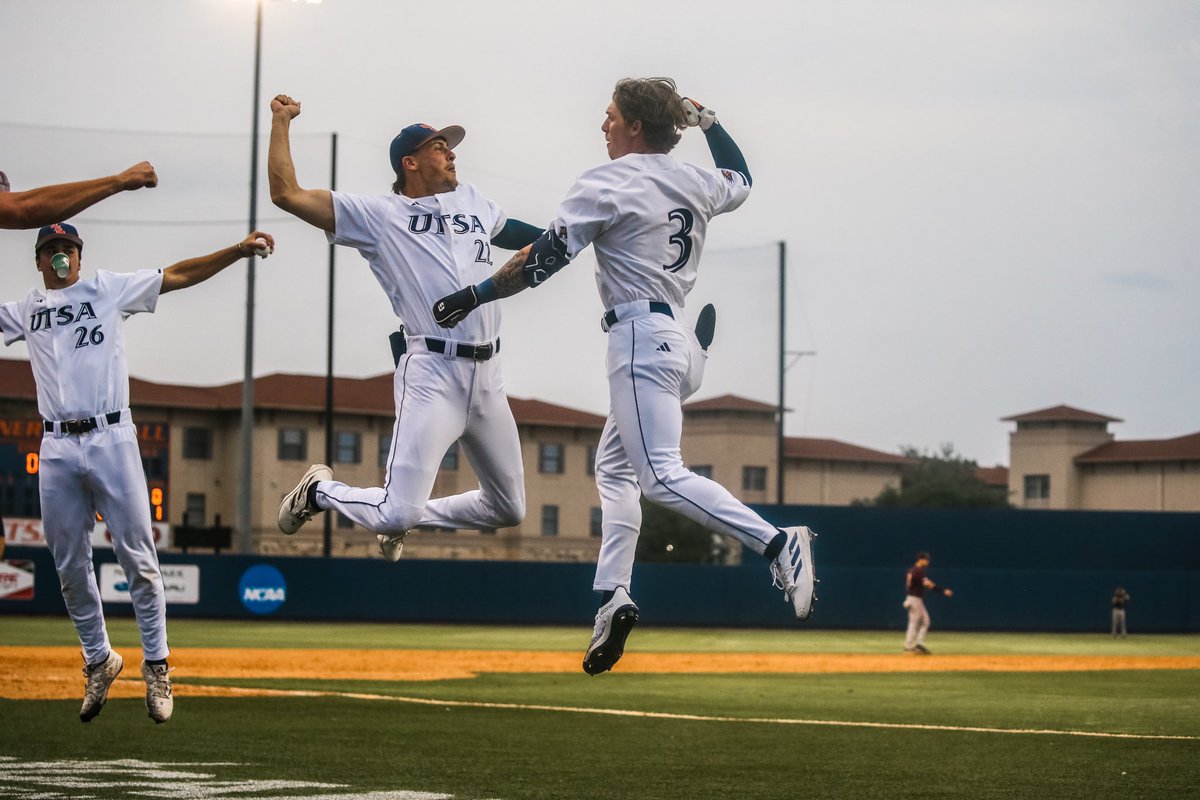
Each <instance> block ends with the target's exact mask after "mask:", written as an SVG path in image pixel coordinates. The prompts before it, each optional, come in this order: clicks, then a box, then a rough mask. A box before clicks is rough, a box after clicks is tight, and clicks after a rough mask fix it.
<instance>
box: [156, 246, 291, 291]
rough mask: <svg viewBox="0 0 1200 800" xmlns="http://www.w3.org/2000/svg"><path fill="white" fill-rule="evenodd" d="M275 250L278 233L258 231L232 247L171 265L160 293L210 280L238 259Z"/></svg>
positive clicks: (266, 253)
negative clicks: (276, 234) (273, 234)
mask: <svg viewBox="0 0 1200 800" xmlns="http://www.w3.org/2000/svg"><path fill="white" fill-rule="evenodd" d="M273 252H275V237H274V236H272V235H271V234H269V233H264V232H263V231H255V232H254V233H252V234H250V235H249V236H247V237H246V238H245V239H242V240H241V241H240V242H238V243H237V244H235V245H233V246H232V247H226V248H224V249H222V250H218V251H217V252H215V253H209V254H208V255H206V256H197V257H196V258H189V259H186V260H185V261H180V262H179V263H178V264H172V265H171V266H169V267H167V268H166V269H164V270H163V279H162V289H160V290H159V294H166V293H167V292H173V291H175V290H176V289H186V288H187V287H189V286H195V285H196V284H197V283H202V282H204V281H206V280H208V279H209V278H211V277H212V276H213V275H216V274H217V273H218V272H220V271H221V270H223V269H225V268H226V267H228V266H229V265H230V264H232V263H234V262H235V261H240V260H241V259H243V258H249V257H250V256H258V257H260V258H266V257H267V256H269V255H270V254H271V253H273Z"/></svg>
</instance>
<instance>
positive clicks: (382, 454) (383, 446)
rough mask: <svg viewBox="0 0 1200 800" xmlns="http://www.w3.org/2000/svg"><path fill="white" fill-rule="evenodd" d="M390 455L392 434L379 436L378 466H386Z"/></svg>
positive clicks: (389, 432)
mask: <svg viewBox="0 0 1200 800" xmlns="http://www.w3.org/2000/svg"><path fill="white" fill-rule="evenodd" d="M391 453H392V432H391V431H388V432H387V433H381V434H379V466H381V467H386V466H387V465H388V456H390V455H391Z"/></svg>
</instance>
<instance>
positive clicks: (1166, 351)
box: [0, 0, 1200, 465]
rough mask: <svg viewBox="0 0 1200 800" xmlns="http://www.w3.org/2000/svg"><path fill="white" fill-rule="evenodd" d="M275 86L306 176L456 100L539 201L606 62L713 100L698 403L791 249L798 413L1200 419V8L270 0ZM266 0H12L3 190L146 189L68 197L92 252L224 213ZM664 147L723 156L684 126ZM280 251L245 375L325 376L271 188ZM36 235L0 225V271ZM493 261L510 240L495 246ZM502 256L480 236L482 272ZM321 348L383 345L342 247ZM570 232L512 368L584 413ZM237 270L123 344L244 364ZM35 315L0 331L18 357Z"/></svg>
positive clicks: (735, 378) (739, 357)
mask: <svg viewBox="0 0 1200 800" xmlns="http://www.w3.org/2000/svg"><path fill="white" fill-rule="evenodd" d="M264 2H265V5H264V9H265V10H264V26H263V46H262V99H261V102H260V103H259V107H258V108H257V109H256V110H257V113H258V115H259V119H260V123H261V125H262V134H263V136H262V140H261V148H260V154H261V155H260V164H261V165H264V166H265V160H266V132H267V130H268V128H269V124H270V122H269V119H270V114H269V109H268V102H269V100H270V98H271V97H272V96H273V95H274V94H276V93H280V92H284V93H288V94H291V95H293V96H294V97H296V98H298V99H299V100H300V101H301V102H302V103H303V113H302V115H301V116H300V118H299V119H298V120H297V121H296V122H295V123H294V124H293V126H292V132H293V143H294V155H295V158H296V162H297V167H298V172H299V177H300V181H301V183H302V185H305V186H307V187H327V186H328V185H329V181H330V149H331V148H330V132H332V131H337V132H338V135H339V143H338V144H339V148H338V176H337V185H338V188H339V189H342V190H345V191H351V192H357V193H363V194H371V193H382V192H386V191H388V187H389V185H390V181H391V175H390V169H389V166H388V158H387V146H388V142H389V141H390V140H391V137H392V136H393V135H394V134H395V133H396V131H397V130H398V129H399V128H400V127H402V126H404V125H406V124H408V123H411V122H416V121H421V122H428V123H430V124H433V125H436V126H442V125H447V124H451V123H455V124H461V125H463V126H464V127H465V128H466V129H467V138H466V139H465V141H464V142H463V143H462V145H460V146H459V148H458V166H459V176H460V178H461V179H463V180H467V181H470V182H473V183H475V184H476V185H478V186H479V187H480V188H481V189H482V190H483V191H484V192H485V193H487V194H488V195H489V196H490V197H492V198H493V199H495V200H496V201H497V202H498V203H499V204H500V205H501V207H503V208H504V209H505V210H506V211H507V212H508V214H509V215H510V216H513V217H516V218H519V219H524V220H527V221H530V222H534V223H537V224H545V223H546V222H548V221H549V220H550V218H551V217H552V216H553V213H554V208H555V206H556V204H557V202H558V201H559V200H560V199H561V197H562V196H563V194H564V193H565V191H566V190H567V188H568V187H569V186H570V184H571V182H572V181H573V180H574V178H575V177H576V175H578V173H580V172H581V171H582V170H584V169H586V168H587V167H589V166H592V165H594V164H596V163H599V162H600V161H602V160H604V159H605V158H606V155H605V149H604V138H603V134H602V133H601V132H600V123H601V121H602V119H603V114H604V109H605V107H606V105H607V104H608V101H609V99H610V96H611V91H612V85H613V83H614V82H615V81H616V80H617V79H618V78H622V77H626V76H637V77H642V76H649V75H669V76H672V77H674V78H675V79H676V80H677V82H678V83H679V86H680V90H681V91H682V92H683V93H684V94H688V95H691V96H694V97H696V98H698V99H699V100H701V101H702V102H703V103H705V104H707V105H708V106H710V107H712V108H714V109H715V110H716V111H717V113H718V114H719V116H720V119H721V120H722V123H723V124H724V125H725V126H726V128H727V129H728V130H729V132H730V133H731V135H732V136H733V138H734V139H735V140H736V141H737V142H738V144H739V145H740V146H741V148H742V150H743V151H744V153H745V155H746V158H747V161H748V163H749V165H750V169H751V172H752V173H753V175H754V190H753V192H752V194H751V197H750V199H749V201H747V203H746V204H745V205H744V206H742V208H741V209H740V210H738V211H737V212H735V213H733V214H729V215H727V216H724V217H721V218H719V219H717V220H716V221H715V222H714V224H713V225H712V226H711V228H710V236H709V240H708V245H707V250H706V252H705V254H704V260H703V263H702V265H701V269H700V279H699V282H698V284H697V288H696V290H695V291H694V292H693V294H692V295H691V297H690V298H689V303H688V310H689V312H690V313H692V314H693V315H694V314H695V313H696V312H697V311H698V310H699V308H700V306H701V305H702V304H703V303H705V302H710V301H712V302H715V303H716V304H717V307H718V326H717V342H716V344H715V345H714V347H713V349H712V357H711V358H710V360H709V365H708V373H707V377H706V380H705V384H704V386H703V387H702V388H701V390H700V391H699V392H698V393H697V394H696V396H695V397H696V398H697V399H700V398H706V397H712V396H714V395H718V394H724V393H736V394H740V395H744V396H747V397H750V398H753V399H756V400H760V401H763V402H767V403H774V402H776V398H777V391H778V390H777V382H776V378H777V352H778V333H777V331H778V328H777V325H778V321H777V315H778V307H779V299H778V262H779V245H778V243H779V242H780V241H784V242H786V243H787V282H788V288H787V292H786V300H787V308H788V319H787V331H788V333H787V348H788V349H789V350H793V351H815V353H816V354H815V355H805V356H800V357H798V358H796V359H795V364H794V366H792V368H791V369H790V370H789V371H788V372H787V379H786V390H787V404H788V406H789V407H791V408H792V409H793V412H792V413H791V414H789V415H788V420H787V432H788V434H789V435H796V436H816V437H828V438H835V439H841V440H843V441H848V442H853V443H855V444H859V445H863V446H867V447H872V448H876V449H879V450H885V451H895V450H896V449H897V448H898V447H900V446H903V445H913V446H916V447H920V448H924V449H934V448H937V447H939V446H940V445H942V444H943V443H950V444H953V445H954V446H955V447H956V448H957V449H958V451H959V452H961V453H963V454H965V455H966V456H968V457H970V458H974V459H976V460H978V461H979V462H980V463H981V464H987V465H991V464H996V463H1007V460H1008V449H1007V435H1008V432H1009V430H1010V428H1011V425H1010V424H1008V423H1002V422H1000V421H999V418H1000V417H1003V416H1007V415H1010V414H1014V413H1018V412H1022V411H1029V410H1033V409H1037V408H1043V407H1046V406H1052V405H1057V404H1059V403H1067V404H1071V405H1075V406H1079V407H1082V408H1085V409H1089V410H1092V411H1097V412H1101V413H1105V414H1109V415H1112V416H1116V417H1121V418H1123V419H1124V420H1126V421H1125V422H1124V423H1123V424H1120V425H1116V426H1114V428H1113V430H1114V431H1115V432H1116V433H1117V435H1118V437H1119V438H1122V439H1138V438H1166V437H1174V436H1180V435H1183V434H1187V433H1193V432H1196V431H1200V369H1198V368H1197V367H1198V358H1197V353H1198V352H1200V313H1198V311H1197V307H1198V305H1200V4H1197V3H1196V2H1194V0H1193V1H1188V2H1154V1H1153V0H1129V2H1105V1H1104V0H1082V1H1081V2H1068V1H1065V0H1055V2H1045V0H1031V1H1029V2H1025V1H1019V2H1018V1H1014V2H968V1H966V0H963V1H962V2H945V1H944V0H913V1H912V2H891V1H889V0H875V1H874V2H854V1H853V0H837V1H836V2H806V1H805V0H798V1H793V2H784V1H783V0H778V1H777V2H760V0H743V2H739V3H736V4H732V5H731V4H728V3H709V2H703V1H702V0H689V1H688V2H683V1H676V0H670V1H669V2H655V1H654V0H638V1H637V2H624V1H623V0H615V1H613V2H605V3H581V2H572V1H570V0H561V1H560V2H532V1H531V0H524V1H521V2H514V1H513V0H503V1H500V0H489V1H487V2H485V1H483V0H465V1H463V0H460V1H459V2H455V3H449V4H446V3H443V4H435V3H408V2H398V1H397V2H392V1H390V0H325V1H324V2H323V3H320V4H310V3H306V2H292V1H291V0H264ZM254 8H255V5H254V0H169V2H168V1H165V0H153V1H152V0H123V1H121V0H105V1H104V2H94V1H92V0H4V1H3V2H0V31H2V32H3V33H2V35H3V40H2V41H0V48H2V49H0V74H2V75H3V76H4V79H3V81H0V169H3V170H5V171H6V172H7V173H8V175H9V177H10V179H11V181H12V184H13V188H14V189H18V190H19V189H22V188H29V187H32V186H37V185H44V184H47V183H55V182H61V181H68V180H75V179H79V178H83V177H95V176H98V175H102V174H109V173H113V172H117V171H119V170H120V169H122V168H124V167H126V166H129V165H130V164H133V163H135V162H137V161H139V160H141V159H149V160H150V161H151V162H152V163H153V164H154V165H155V166H156V167H157V169H158V172H159V176H160V180H161V183H160V185H159V187H158V188H157V189H154V190H151V191H145V190H143V191H140V192H137V193H132V194H124V195H120V196H118V197H115V198H112V199H110V200H107V201H105V202H104V203H102V204H100V205H98V206H95V207H94V208H92V209H90V210H88V211H85V212H84V213H83V214H82V215H80V216H79V217H77V218H76V220H75V222H76V223H77V224H78V226H79V228H80V232H81V234H82V236H83V238H84V240H85V242H86V246H85V249H84V261H83V264H84V271H85V275H89V274H92V273H93V271H94V270H95V269H97V268H103V269H112V270H118V271H124V270H132V269H137V268H143V267H161V266H166V265H168V264H171V263H173V262H175V261H178V260H181V259H183V258H186V257H189V256H192V255H198V254H201V253H206V252H210V251H212V250H215V249H217V248H219V247H223V246H226V245H229V244H232V243H233V242H235V241H237V240H238V239H239V238H241V236H243V235H244V233H245V231H246V225H247V218H248V213H249V187H250V177H249V173H250V151H251V147H250V136H249V134H250V130H251V119H252V117H251V114H252V111H254V110H255V109H253V108H252V90H253V69H254ZM676 155H677V156H678V157H679V158H681V159H684V160H688V161H694V162H695V163H699V164H702V165H711V158H710V156H709V154H708V150H707V148H706V146H705V144H704V141H703V137H702V136H701V135H700V134H698V133H697V132H695V131H690V132H688V133H687V134H685V137H684V141H683V143H682V144H681V145H680V147H679V148H677V150H676ZM259 200H260V202H259V211H258V214H259V219H260V227H262V228H264V229H266V230H269V231H271V232H272V233H274V234H275V236H276V237H277V239H278V243H279V244H278V251H277V253H276V254H275V255H274V256H272V257H271V258H270V259H268V260H267V261H265V262H263V263H261V264H260V267H259V270H258V273H257V317H256V318H257V323H256V324H257V332H256V333H257V335H256V355H255V367H254V369H255V373H256V374H258V375H263V374H267V373H271V372H299V373H310V374H323V373H324V369H325V327H326V324H325V304H326V281H327V275H328V272H327V270H328V267H327V262H328V255H327V253H328V250H327V247H326V246H325V243H324V238H323V236H322V234H321V233H320V232H318V231H316V230H315V229H312V228H309V227H308V226H306V225H304V224H303V223H300V222H298V221H294V220H292V219H290V218H287V217H285V216H284V215H283V214H282V212H279V211H278V210H277V209H275V208H274V207H273V206H272V205H271V203H270V200H269V195H268V192H267V187H266V181H265V177H263V178H262V179H261V180H260V183H259ZM32 247H33V234H32V233H29V232H24V233H22V232H0V300H5V301H7V300H13V299H17V298H18V297H21V296H23V295H24V294H25V293H26V292H27V291H28V289H29V288H30V287H31V286H33V285H34V284H35V283H36V282H37V280H38V276H37V274H36V273H35V272H34V271H33V258H32ZM501 255H503V254H501ZM500 263H502V262H501V261H500V260H497V266H499V264H500ZM336 265H337V266H336V269H337V279H336V290H335V297H336V315H335V319H336V322H335V326H336V334H335V336H336V343H335V350H334V353H335V370H336V371H337V372H338V373H339V374H343V375H350V376H367V375H373V374H378V373H379V372H383V371H386V370H388V369H389V368H390V366H391V362H390V356H389V353H388V347H387V341H386V339H387V334H388V332H389V331H390V330H392V329H393V328H394V327H395V324H396V320H395V319H394V318H393V317H392V315H391V313H390V310H389V306H388V303H387V301H386V299H385V297H384V294H383V292H382V290H380V289H379V288H378V285H377V284H376V283H375V281H374V279H373V277H372V276H371V274H370V272H369V270H368V269H367V266H366V262H365V261H364V260H363V259H362V258H361V257H360V256H359V255H358V254H357V253H355V252H354V251H353V250H348V249H344V248H339V252H338V255H337V260H336ZM593 267H594V261H593V260H592V258H591V256H590V252H589V253H588V254H587V255H586V256H584V257H581V258H580V259H578V260H577V261H576V262H575V263H573V264H572V265H571V266H570V267H568V269H566V270H565V271H564V272H562V273H560V274H559V275H558V276H556V277H555V278H554V280H552V281H551V282H549V283H548V284H546V285H545V286H543V287H541V288H539V289H538V290H537V291H531V292H525V293H524V294H522V295H520V296H518V297H516V298H512V299H511V300H508V301H505V304H504V327H503V334H502V336H503V339H504V369H505V375H506V381H507V385H508V390H509V392H510V394H513V395H516V396H519V397H538V398H542V399H545V400H548V401H551V402H556V403H560V404H563V405H567V406H572V407H576V408H581V409H585V410H589V411H593V412H596V413H605V411H606V409H607V404H608V398H607V385H606V381H605V379H604V367H603V357H604V344H605V341H604V334H603V333H602V332H601V331H600V327H599V322H598V320H599V316H600V314H601V312H602V311H603V309H602V308H601V306H600V302H599V299H598V297H597V294H596V289H595V284H594V279H593V275H592V269H593ZM245 275H246V272H245V267H244V265H238V266H236V267H233V268H230V269H229V270H227V271H226V272H225V273H223V274H222V275H220V276H218V277H217V278H215V279H213V280H212V281H210V282H208V283H207V284H203V285H201V286H199V287H196V288H193V289H190V290H188V291H186V292H181V293H177V294H172V295H169V296H167V297H165V298H163V300H162V302H161V303H160V304H159V308H158V312H157V313H156V314H154V315H153V316H150V315H142V316H140V317H137V318H134V319H132V320H131V321H130V322H129V323H128V328H127V332H128V342H129V362H130V371H131V373H132V374H134V375H136V376H139V377H142V378H146V379H148V380H157V381H166V382H178V383H195V384H216V383H225V382H229V381H235V380H238V379H240V377H241V375H242V369H243V346H244V330H245V327H244V318H245V299H246V288H245V287H246V279H245ZM25 355H26V352H25V350H24V347H23V345H18V346H14V347H12V348H8V349H7V350H4V351H0V357H5V358H14V357H15V358H23V357H25Z"/></svg>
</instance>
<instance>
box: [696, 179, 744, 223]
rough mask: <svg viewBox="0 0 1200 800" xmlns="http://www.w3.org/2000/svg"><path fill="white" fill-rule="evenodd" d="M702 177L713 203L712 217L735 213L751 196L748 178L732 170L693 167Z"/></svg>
mask: <svg viewBox="0 0 1200 800" xmlns="http://www.w3.org/2000/svg"><path fill="white" fill-rule="evenodd" d="M693 169H695V170H696V173H697V174H698V175H699V176H700V180H701V182H702V183H703V184H704V186H705V189H706V190H707V192H708V196H709V199H710V200H711V201H712V204H713V207H712V216H714V217H715V216H716V215H718V214H724V213H726V212H727V211H734V210H735V209H737V208H738V206H740V205H741V204H742V203H744V202H746V198H747V197H749V196H750V184H749V183H747V182H746V176H745V175H743V174H742V173H740V172H734V171H733V170H731V169H704V168H702V167H693Z"/></svg>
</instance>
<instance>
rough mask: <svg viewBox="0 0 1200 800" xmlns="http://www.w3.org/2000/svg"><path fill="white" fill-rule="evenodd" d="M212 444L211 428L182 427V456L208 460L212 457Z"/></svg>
mask: <svg viewBox="0 0 1200 800" xmlns="http://www.w3.org/2000/svg"><path fill="white" fill-rule="evenodd" d="M212 446H213V432H212V428H184V429H183V457H184V458H198V459H203V460H205V461H208V460H210V459H212Z"/></svg>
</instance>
